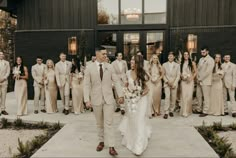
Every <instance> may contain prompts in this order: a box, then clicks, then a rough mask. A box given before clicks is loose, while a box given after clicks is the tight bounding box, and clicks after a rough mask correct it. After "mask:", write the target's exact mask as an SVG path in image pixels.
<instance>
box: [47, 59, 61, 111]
mask: <svg viewBox="0 0 236 158" xmlns="http://www.w3.org/2000/svg"><path fill="white" fill-rule="evenodd" d="M46 65H47V68H46V70H45V72H44V77H45V78H44V85H45V97H46V112H47V113H49V114H50V113H56V112H58V110H57V84H56V74H55V69H54V63H53V61H52V60H50V59H48V60H47V61H46Z"/></svg>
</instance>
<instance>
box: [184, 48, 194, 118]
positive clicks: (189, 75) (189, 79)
mask: <svg viewBox="0 0 236 158" xmlns="http://www.w3.org/2000/svg"><path fill="white" fill-rule="evenodd" d="M180 71H181V83H180V84H181V98H180V106H181V108H180V115H181V116H183V117H188V116H189V115H191V114H192V100H193V90H194V78H195V77H196V75H197V68H196V63H195V62H193V61H192V60H191V59H190V55H189V53H188V52H184V54H183V59H182V61H181V65H180Z"/></svg>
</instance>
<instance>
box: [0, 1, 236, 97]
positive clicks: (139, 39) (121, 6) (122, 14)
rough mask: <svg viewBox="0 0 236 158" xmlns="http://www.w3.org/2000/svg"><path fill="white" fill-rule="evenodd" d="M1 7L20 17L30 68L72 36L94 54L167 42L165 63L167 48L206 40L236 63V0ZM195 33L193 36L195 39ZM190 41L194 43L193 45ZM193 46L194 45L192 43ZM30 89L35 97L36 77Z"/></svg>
mask: <svg viewBox="0 0 236 158" xmlns="http://www.w3.org/2000/svg"><path fill="white" fill-rule="evenodd" d="M7 2H8V5H7V6H5V7H2V9H5V10H7V11H9V12H12V14H13V15H16V16H17V31H16V33H15V49H16V50H15V55H16V56H18V55H21V56H23V59H24V62H25V63H26V65H27V66H28V67H29V68H31V66H32V65H33V64H34V63H35V58H36V57H37V56H38V55H40V56H43V57H44V59H48V58H51V59H53V60H54V61H55V62H57V61H58V55H59V53H60V52H62V51H63V52H68V38H70V37H77V42H78V46H79V49H78V50H77V55H80V56H82V57H84V56H87V58H90V57H91V55H93V54H94V48H95V47H96V46H97V45H103V46H105V47H107V49H108V52H109V56H110V57H111V58H114V52H116V51H120V52H123V53H124V56H125V57H126V58H127V59H128V56H130V55H131V54H133V53H134V52H135V51H137V50H142V51H143V52H144V55H145V57H146V58H150V56H151V54H152V53H153V51H154V47H155V43H156V42H158V41H163V44H164V50H163V53H162V55H161V62H164V61H165V60H166V58H167V53H168V51H169V50H174V51H175V50H176V49H180V50H182V51H184V50H189V49H191V50H193V53H195V56H196V58H198V57H199V54H200V53H199V51H200V47H201V46H202V45H203V44H204V45H208V46H209V47H210V53H211V54H212V55H214V54H215V53H221V54H226V53H227V54H228V53H230V54H231V56H232V61H233V62H236V9H235V8H236V1H235V0H8V1H7ZM192 37H194V38H192ZM191 42H192V43H193V44H191ZM192 47H193V48H192ZM28 84H29V91H30V93H29V94H30V98H32V96H33V93H32V89H33V88H32V78H31V79H30V82H29V83H28Z"/></svg>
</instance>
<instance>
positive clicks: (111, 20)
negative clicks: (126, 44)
mask: <svg viewBox="0 0 236 158" xmlns="http://www.w3.org/2000/svg"><path fill="white" fill-rule="evenodd" d="M118 15H119V1H118V0H98V19H97V20H98V24H109V25H112V24H118V23H119V17H118Z"/></svg>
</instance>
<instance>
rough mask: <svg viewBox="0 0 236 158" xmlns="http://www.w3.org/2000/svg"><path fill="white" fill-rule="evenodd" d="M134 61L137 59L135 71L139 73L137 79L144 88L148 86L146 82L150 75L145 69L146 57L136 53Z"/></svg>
mask: <svg viewBox="0 0 236 158" xmlns="http://www.w3.org/2000/svg"><path fill="white" fill-rule="evenodd" d="M134 61H135V71H136V73H137V81H138V84H140V83H141V85H140V86H141V87H142V89H145V88H146V86H147V85H146V82H147V81H148V80H149V76H148V75H147V73H146V71H145V70H144V69H143V68H144V59H143V57H142V56H141V55H135V56H134Z"/></svg>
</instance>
